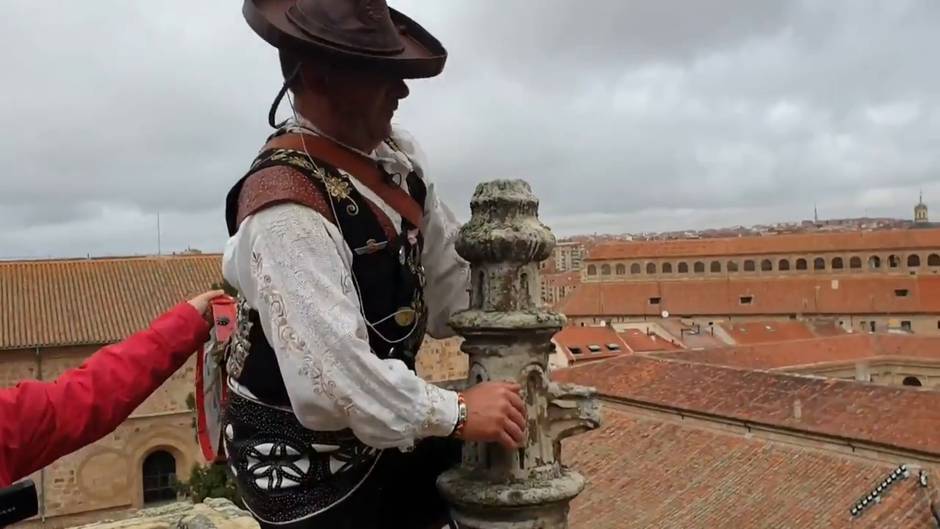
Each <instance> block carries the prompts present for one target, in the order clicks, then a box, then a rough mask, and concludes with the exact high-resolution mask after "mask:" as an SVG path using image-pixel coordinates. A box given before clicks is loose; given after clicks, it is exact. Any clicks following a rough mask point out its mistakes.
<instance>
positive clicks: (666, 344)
mask: <svg viewBox="0 0 940 529" xmlns="http://www.w3.org/2000/svg"><path fill="white" fill-rule="evenodd" d="M617 334H619V335H620V338H621V339H622V340H623V341H624V342H625V343H626V344H627V345H628V346H629V347H630V349H632V350H633V352H635V353H649V352H653V351H675V350H676V349H681V347H680V346H679V345H676V344H674V343H672V342H671V341H669V340H667V339H665V338H663V337H661V336H658V335H657V334H655V333H653V334H647V333H645V332H643V331H641V330H639V329H627V330H625V331H620V332H619V333H617Z"/></svg>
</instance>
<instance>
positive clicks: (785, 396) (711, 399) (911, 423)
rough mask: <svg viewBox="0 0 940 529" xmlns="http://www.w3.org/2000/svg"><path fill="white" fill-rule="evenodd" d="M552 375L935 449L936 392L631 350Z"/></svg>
mask: <svg viewBox="0 0 940 529" xmlns="http://www.w3.org/2000/svg"><path fill="white" fill-rule="evenodd" d="M679 354H681V353H679ZM553 376H554V378H555V379H557V380H560V381H565V382H575V383H578V384H583V385H587V386H594V387H596V388H597V390H598V391H599V393H600V394H602V395H604V396H607V397H609V398H613V399H627V400H629V401H638V402H644V403H648V404H653V405H659V406H664V407H669V408H673V409H680V410H687V411H691V412H698V413H703V414H708V415H713V416H721V417H728V418H733V419H737V420H742V421H747V422H751V423H755V424H766V425H770V426H775V427H782V428H790V429H796V430H802V431H807V432H813V433H818V434H824V435H832V436H839V437H844V438H850V439H855V440H860V441H867V442H871V443H876V444H881V445H887V446H892V447H896V448H901V449H907V450H918V451H922V452H927V453H930V454H940V437H937V435H936V432H937V431H940V392H935V391H926V390H917V389H911V388H901V387H887V386H876V385H868V384H858V383H855V382H848V381H842V380H832V379H819V378H815V377H803V376H794V375H785V374H778V373H768V372H763V371H744V370H740V369H734V368H728V367H718V366H713V365H705V364H694V363H687V362H679V361H665V360H659V359H655V358H650V357H645V356H634V355H629V356H621V357H617V358H613V359H610V360H605V361H602V362H595V363H591V364H585V365H583V366H575V367H572V368H568V369H562V370H559V371H556V372H555V373H554V375H553ZM797 401H799V409H800V414H799V417H797V415H796V414H795V412H794V409H795V408H796V403H797Z"/></svg>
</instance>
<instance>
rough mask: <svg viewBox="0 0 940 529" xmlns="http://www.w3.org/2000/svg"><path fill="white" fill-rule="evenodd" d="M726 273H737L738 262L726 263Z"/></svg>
mask: <svg viewBox="0 0 940 529" xmlns="http://www.w3.org/2000/svg"><path fill="white" fill-rule="evenodd" d="M728 271H729V272H737V271H738V262H737V261H728Z"/></svg>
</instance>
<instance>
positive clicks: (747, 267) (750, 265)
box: [744, 259, 757, 272]
mask: <svg viewBox="0 0 940 529" xmlns="http://www.w3.org/2000/svg"><path fill="white" fill-rule="evenodd" d="M756 269H757V265H756V264H754V261H751V260H750V259H748V260H747V261H744V271H745V272H753V271H754V270H756Z"/></svg>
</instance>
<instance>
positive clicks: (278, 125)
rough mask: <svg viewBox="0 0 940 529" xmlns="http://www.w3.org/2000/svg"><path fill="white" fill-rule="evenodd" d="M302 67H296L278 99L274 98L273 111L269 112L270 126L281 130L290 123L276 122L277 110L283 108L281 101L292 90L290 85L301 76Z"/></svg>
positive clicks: (288, 77) (285, 81)
mask: <svg viewBox="0 0 940 529" xmlns="http://www.w3.org/2000/svg"><path fill="white" fill-rule="evenodd" d="M300 66H301V65H300V63H298V64H297V65H296V66H294V70H293V71H291V73H290V75H288V76H287V77H286V78H284V85H283V86H282V87H281V89H280V91H278V93H277V97H275V98H274V103H272V104H271V110H269V111H268V125H271V127H272V128H275V129H279V128H281V127H283V126H284V124H285V123H287V121H288V120H286V119H285V120H284V121H282V122H280V123H276V122H275V120H276V119H277V108H278V107H279V106H281V101H282V100H283V99H284V96H285V95H286V94H287V91H288V90H289V89H290V85H292V84H293V83H294V79H296V78H297V76H298V75H299V74H300Z"/></svg>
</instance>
